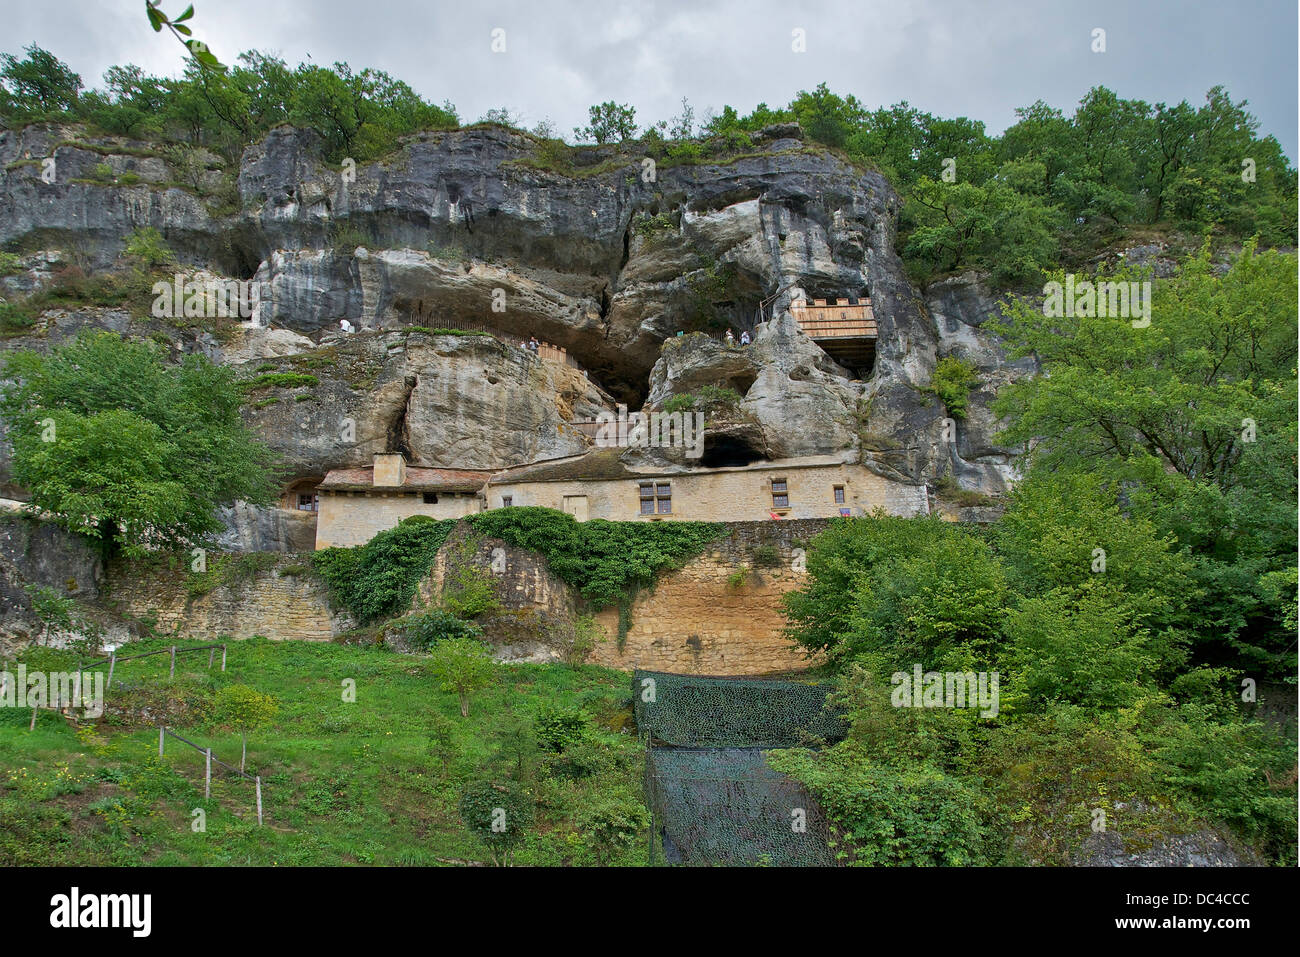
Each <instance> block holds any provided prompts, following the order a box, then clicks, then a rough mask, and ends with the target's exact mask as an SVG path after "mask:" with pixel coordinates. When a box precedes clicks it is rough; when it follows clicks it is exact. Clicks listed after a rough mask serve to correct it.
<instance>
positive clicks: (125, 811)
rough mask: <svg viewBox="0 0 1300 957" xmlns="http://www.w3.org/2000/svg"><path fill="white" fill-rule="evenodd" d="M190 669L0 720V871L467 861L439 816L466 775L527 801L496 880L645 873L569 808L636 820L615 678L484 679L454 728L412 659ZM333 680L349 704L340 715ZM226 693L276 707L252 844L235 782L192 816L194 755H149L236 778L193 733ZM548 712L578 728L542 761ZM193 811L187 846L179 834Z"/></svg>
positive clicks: (233, 652)
mask: <svg viewBox="0 0 1300 957" xmlns="http://www.w3.org/2000/svg"><path fill="white" fill-rule="evenodd" d="M167 644H168V643H166V642H161V641H152V642H138V643H133V644H132V645H131V646H130V648H123V649H121V650H120V653H123V654H125V653H128V652H135V651H143V650H150V649H151V648H155V647H166V646H167ZM191 644H193V642H191ZM23 660H24V662H25V663H26V664H27V667H28V669H29V671H30V670H34V669H38V668H40V669H44V670H46V671H55V670H59V669H66V670H71V669H72V668H73V667H75V659H74V657H73V656H72V655H71V654H70V653H67V652H58V651H52V650H48V649H41V648H37V649H29V651H28V652H27V653H26V654H25V656H24V658H23ZM219 660H220V655H219V654H218V661H219ZM207 661H208V656H207V653H206V652H205V653H202V654H197V655H189V656H182V657H179V658H178V660H177V675H176V678H175V679H171V680H169V678H168V656H166V655H158V656H156V657H152V658H146V659H144V660H142V661H131V662H124V663H121V664H119V665H118V666H117V670H116V672H115V675H114V685H115V686H118V685H125V687H115V688H114V689H113V690H112V691H110V692H109V694H108V696H107V697H108V702H107V705H108V710H107V711H106V713H105V714H104V716H103V717H101V718H100V719H98V720H97V721H94V722H89V721H83V722H82V723H81V725H80V727H74V725H73V724H72V723H71V722H70V721H68V720H67V719H65V718H63V717H62V716H60V715H58V714H57V713H55V712H52V711H42V712H40V715H39V718H38V721H37V724H36V728H35V730H34V731H30V732H29V731H28V722H29V721H30V719H31V711H30V710H29V709H25V708H0V865H43V864H80V865H91V864H109V865H134V864H146V865H168V864H175V865H193V864H207V865H235V864H253V865H312V864H321V865H348V864H377V865H427V864H439V863H449V864H461V863H479V862H484V863H487V862H490V861H491V855H490V854H489V853H488V850H487V848H486V847H485V846H484V845H483V844H481V843H480V841H479V840H478V838H477V837H476V836H475V834H474V833H473V832H471V831H470V830H469V829H467V828H466V827H465V826H464V825H463V823H462V822H461V819H460V813H459V801H460V795H461V792H462V789H463V788H464V786H465V785H466V784H467V783H468V782H471V781H475V780H479V779H484V778H487V779H491V780H492V781H493V782H498V781H499V782H502V783H507V784H509V783H512V782H513V783H514V784H515V785H517V786H520V787H522V788H524V789H525V790H526V792H527V793H529V794H530V795H531V796H532V797H533V798H534V799H535V801H536V807H537V814H536V822H535V824H534V825H533V826H532V827H531V828H529V829H528V830H527V832H526V834H525V836H524V838H523V840H522V843H521V844H520V845H519V847H518V849H517V851H516V853H515V857H514V862H515V863H516V864H536V865H575V864H576V865H582V864H595V863H597V862H598V861H603V862H606V863H619V864H639V863H644V861H645V858H646V851H645V834H644V832H641V833H639V834H638V835H637V839H636V840H631V839H630V838H629V836H628V835H626V834H625V835H623V838H624V839H623V840H622V841H621V842H620V843H619V844H618V846H617V847H616V848H615V849H614V850H612V851H611V850H610V849H609V845H608V843H606V844H604V845H600V844H598V842H596V841H595V840H594V839H593V838H592V837H591V829H590V828H589V829H588V830H586V831H584V830H583V828H582V827H581V826H580V825H581V824H582V822H583V821H584V820H586V819H584V817H583V812H584V810H589V809H590V808H591V807H593V806H595V805H600V804H601V803H602V802H605V803H608V801H609V799H610V797H611V795H616V796H619V797H620V798H621V799H623V800H625V801H627V802H629V803H630V805H631V806H633V807H636V806H643V805H642V796H641V790H640V780H641V773H642V760H643V755H642V749H641V745H640V743H639V742H638V740H637V738H636V736H635V733H634V732H633V725H632V720H631V715H632V709H631V687H630V682H629V678H628V676H627V675H625V674H623V673H621V672H616V671H609V670H606V669H603V668H597V667H593V666H582V667H578V668H571V667H568V666H565V665H558V664H556V665H501V666H498V668H497V672H496V680H495V683H494V684H493V686H491V687H489V688H487V689H485V690H483V691H481V692H479V693H477V694H476V695H475V696H474V698H473V700H472V704H471V710H470V715H469V717H468V718H462V717H461V716H460V711H459V707H458V703H457V699H456V697H455V695H453V694H449V693H447V692H444V691H442V690H441V689H440V688H439V687H438V686H437V682H436V681H435V680H434V679H433V678H432V677H430V676H429V675H428V674H427V673H426V659H424V658H422V657H420V656H416V655H402V654H397V653H394V652H390V651H387V650H384V649H382V648H360V647H351V646H344V645H335V644H326V643H306V642H271V641H268V640H265V639H262V638H252V639H248V640H241V641H231V642H230V648H229V658H228V663H227V670H226V672H225V673H222V672H221V671H220V669H219V665H218V666H216V667H214V668H212V670H210V671H209V670H208V668H207ZM346 679H352V680H353V681H355V687H356V701H355V703H348V702H345V701H344V700H343V699H344V682H345V680H346ZM235 683H239V684H244V685H248V686H251V687H253V688H256V689H258V690H259V691H263V692H266V693H269V694H271V695H273V696H274V697H275V699H276V700H277V702H278V712H277V714H276V717H275V719H274V721H273V723H272V724H271V726H270V727H269V728H267V729H266V730H263V731H258V732H254V733H252V734H250V735H249V740H248V769H249V771H250V772H252V773H257V774H260V775H261V777H262V782H263V802H264V808H265V821H266V826H264V827H258V825H257V817H256V813H255V810H254V792H253V785H252V782H249V781H245V780H243V779H241V778H239V777H237V776H234V775H230V774H229V773H227V772H224V771H221V772H219V771H217V770H216V769H215V768H214V773H213V794H212V799H211V800H206V801H205V800H204V799H203V756H202V755H201V754H199V753H198V752H196V751H194V750H192V749H190V748H188V747H185V746H184V745H182V744H181V743H179V742H176V741H173V740H171V739H170V738H169V739H168V741H167V745H166V753H165V755H164V756H163V757H162V758H159V756H158V731H157V724H158V722H159V720H160V719H161V720H165V721H166V723H167V725H168V726H169V727H172V728H175V730H176V731H177V733H179V734H182V735H184V736H185V737H186V738H189V739H190V740H192V741H194V742H196V743H198V744H201V745H205V746H211V747H212V748H213V749H214V754H215V755H216V756H217V757H219V758H221V759H222V760H224V761H226V762H227V763H229V764H233V765H238V763H239V753H240V738H239V735H238V734H237V733H234V732H233V731H231V730H230V729H229V728H227V727H223V726H221V725H219V724H217V723H216V722H215V721H214V720H213V718H212V717H211V704H212V698H213V695H214V694H215V693H216V691H218V690H219V689H220V688H222V687H224V686H227V685H230V684H235ZM556 714H559V715H560V716H561V717H564V716H568V719H569V720H570V723H571V724H572V722H573V719H574V716H575V714H576V715H579V716H580V717H579V718H578V720H579V723H580V727H579V729H578V730H577V732H576V736H571V737H570V738H568V739H566V740H565V741H564V742H563V743H562V745H560V746H558V749H557V745H556V743H555V739H554V736H553V735H552V736H548V735H547V734H545V732H544V731H543V733H541V734H540V735H539V733H538V731H537V730H536V729H537V728H540V727H544V726H553V724H554V718H555V715H556ZM548 716H549V718H550V723H549V724H548ZM539 737H540V738H541V739H542V740H541V741H540V742H539ZM548 745H549V746H548ZM199 808H201V809H203V811H204V812H205V814H206V830H205V831H203V832H196V831H195V830H194V829H193V828H192V822H193V821H194V819H195V816H194V813H193V812H194V811H195V809H199Z"/></svg>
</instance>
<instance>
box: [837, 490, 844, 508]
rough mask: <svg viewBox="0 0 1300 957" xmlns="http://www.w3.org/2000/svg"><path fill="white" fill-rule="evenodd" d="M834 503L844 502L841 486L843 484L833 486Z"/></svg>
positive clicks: (840, 503) (841, 503)
mask: <svg viewBox="0 0 1300 957" xmlns="http://www.w3.org/2000/svg"><path fill="white" fill-rule="evenodd" d="M835 504H836V505H843V504H844V486H843V485H836V486H835Z"/></svg>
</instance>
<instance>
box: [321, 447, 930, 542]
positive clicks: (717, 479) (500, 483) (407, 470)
mask: <svg viewBox="0 0 1300 957" xmlns="http://www.w3.org/2000/svg"><path fill="white" fill-rule="evenodd" d="M626 451H627V450H626V449H621V448H609V449H597V450H595V451H591V452H587V453H585V454H583V455H575V456H568V457H565V458H561V459H552V460H550V461H547V462H538V463H535V464H532V465H524V466H518V467H516V468H509V469H503V470H499V471H496V472H492V471H482V470H472V469H440V468H421V467H416V466H409V465H407V463H406V460H405V459H404V457H403V456H401V455H400V454H381V455H376V456H375V457H374V465H373V466H370V467H368V468H353V469H336V470H334V471H331V472H329V473H328V474H327V475H326V476H325V479H324V481H322V482H321V483H320V485H318V486H317V487H316V490H315V495H316V502H317V503H318V504H317V507H318V509H319V518H318V522H317V527H316V547H317V548H328V547H330V546H334V545H340V546H349V545H362V544H365V543H366V542H367V541H369V540H370V539H371V538H372V537H373V536H374V535H375V534H376V533H378V532H381V531H384V530H385V529H388V528H392V527H394V526H395V525H397V523H398V522H400V521H401V520H402V519H404V518H408V517H409V516H412V515H428V516H429V517H431V518H460V517H462V516H465V515H470V514H472V513H474V512H479V511H485V510H487V509H490V508H493V509H494V508H509V507H511V506H515V505H536V506H544V507H546V508H553V509H558V510H561V511H564V512H567V513H568V514H570V515H572V516H573V517H574V518H576V519H577V520H578V521H587V520H589V519H594V518H603V519H609V520H611V521H664V520H669V521H672V520H678V521H680V520H692V521H710V522H722V521H725V522H741V521H763V520H767V521H771V520H773V519H812V518H835V517H839V516H844V517H850V516H862V515H868V514H870V513H871V512H873V511H875V510H876V509H883V510H884V511H885V512H887V513H889V514H892V515H922V514H926V513H928V512H929V510H930V504H929V499H928V496H927V493H926V489H925V486H923V485H907V484H904V483H902V482H895V481H891V480H889V479H886V478H883V477H882V476H880V475H877V474H876V473H874V472H872V471H870V470H869V469H867V468H865V467H863V466H861V465H859V464H856V463H851V462H844V461H842V460H841V459H840V458H837V457H835V456H830V455H822V456H804V457H801V458H791V459H778V460H775V461H763V462H758V463H753V464H749V465H739V466H731V467H718V468H692V469H689V470H684V469H682V468H675V469H674V468H668V467H652V466H630V465H628V464H626V463H624V462H623V461H621V460H620V456H621V455H622V454H623V453H625V452H626Z"/></svg>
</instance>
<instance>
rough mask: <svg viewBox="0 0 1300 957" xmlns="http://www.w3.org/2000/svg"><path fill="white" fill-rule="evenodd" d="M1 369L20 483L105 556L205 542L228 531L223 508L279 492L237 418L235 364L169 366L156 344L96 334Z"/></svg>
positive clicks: (9, 359)
mask: <svg viewBox="0 0 1300 957" xmlns="http://www.w3.org/2000/svg"><path fill="white" fill-rule="evenodd" d="M3 368H4V374H5V376H6V377H8V379H9V381H8V382H7V383H6V384H5V385H4V387H3V388H2V389H0V417H3V419H4V421H5V423H6V425H7V427H8V431H9V436H10V440H11V441H12V442H13V447H14V459H13V476H14V480H15V481H16V482H18V483H20V484H21V485H22V486H24V487H25V488H27V489H29V490H30V491H31V495H32V499H31V501H32V504H33V505H34V506H36V507H37V508H40V509H41V510H42V511H43V512H44V513H45V514H46V516H47V517H49V518H52V519H54V520H56V521H58V522H60V523H61V524H63V525H64V526H65V527H67V528H70V529H72V530H74V531H79V532H82V533H84V534H86V535H89V536H91V537H92V538H96V539H98V540H99V541H100V543H101V544H102V546H103V548H104V550H105V552H106V553H107V554H112V553H114V552H115V551H117V550H123V551H125V552H127V553H128V554H131V555H143V554H145V553H147V552H148V551H149V550H150V549H152V548H156V547H159V546H161V547H164V548H189V547H191V546H194V545H201V544H203V543H205V542H206V541H207V540H208V538H209V536H211V535H213V534H215V533H216V532H218V531H219V530H220V529H221V528H222V525H221V522H220V521H219V520H218V518H217V514H216V510H217V506H218V505H222V504H229V503H231V502H233V501H235V500H243V501H246V502H251V503H255V504H258V503H263V504H264V503H267V502H269V501H270V500H271V498H272V496H273V493H274V483H273V481H272V478H273V475H272V465H273V461H272V458H273V457H272V455H271V453H270V451H269V450H268V449H267V448H266V447H265V446H264V445H263V444H262V443H261V442H260V441H258V439H257V438H256V437H255V436H254V435H253V434H252V433H251V432H250V431H249V430H248V428H247V427H246V426H245V425H244V424H243V422H242V421H241V419H240V417H239V403H240V398H241V395H240V390H239V387H238V384H237V382H236V378H235V373H234V371H233V370H231V369H229V368H226V367H222V366H217V365H214V364H213V363H211V362H209V361H208V360H207V359H206V358H205V357H203V356H201V355H189V356H186V357H185V359H184V360H183V361H182V362H181V363H180V364H179V365H169V364H167V363H165V362H163V360H162V357H161V356H160V355H159V352H158V349H157V347H156V346H155V345H154V344H153V343H151V342H147V341H145V342H140V341H133V340H126V339H122V338H121V337H120V336H118V335H116V334H115V333H110V332H99V333H95V332H89V331H85V332H83V333H81V334H80V335H79V336H78V337H77V338H75V339H73V340H70V341H67V342H63V343H60V344H59V345H56V346H54V347H53V348H51V349H50V350H49V352H47V353H41V352H35V351H29V350H22V351H17V352H12V353H9V354H7V355H6V356H5V359H4V366H3Z"/></svg>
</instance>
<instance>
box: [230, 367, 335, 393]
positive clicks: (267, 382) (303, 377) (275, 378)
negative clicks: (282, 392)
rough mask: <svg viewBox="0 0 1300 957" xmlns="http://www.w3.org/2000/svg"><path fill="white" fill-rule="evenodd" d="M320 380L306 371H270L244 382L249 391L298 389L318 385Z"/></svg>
mask: <svg viewBox="0 0 1300 957" xmlns="http://www.w3.org/2000/svg"><path fill="white" fill-rule="evenodd" d="M317 385H320V380H319V379H317V378H316V377H315V376H314V375H308V374H306V373H304V372H268V373H266V374H264V375H260V376H258V377H257V378H256V379H254V380H252V381H251V382H246V383H245V384H244V389H245V390H246V391H248V392H256V391H258V390H259V389H272V388H275V389H297V388H299V387H301V386H317Z"/></svg>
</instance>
